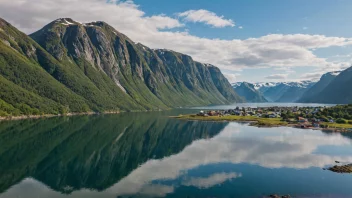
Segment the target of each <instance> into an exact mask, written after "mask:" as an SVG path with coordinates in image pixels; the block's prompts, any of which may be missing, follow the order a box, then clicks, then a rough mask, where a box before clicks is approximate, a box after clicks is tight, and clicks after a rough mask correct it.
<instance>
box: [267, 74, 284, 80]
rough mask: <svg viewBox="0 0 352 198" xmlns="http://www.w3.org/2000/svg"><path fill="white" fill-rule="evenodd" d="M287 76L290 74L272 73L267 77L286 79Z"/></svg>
mask: <svg viewBox="0 0 352 198" xmlns="http://www.w3.org/2000/svg"><path fill="white" fill-rule="evenodd" d="M287 77H288V74H272V75H269V76H267V77H265V78H266V79H272V80H281V79H286V78H287Z"/></svg>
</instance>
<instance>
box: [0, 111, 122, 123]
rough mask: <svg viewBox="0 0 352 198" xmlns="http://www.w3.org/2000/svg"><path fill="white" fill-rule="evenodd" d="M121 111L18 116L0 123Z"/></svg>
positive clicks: (0, 120) (109, 112) (2, 118)
mask: <svg viewBox="0 0 352 198" xmlns="http://www.w3.org/2000/svg"><path fill="white" fill-rule="evenodd" d="M121 112H122V111H105V112H83V113H67V114H57V115H55V114H43V115H20V116H8V117H1V116H0V122H2V121H16V120H27V119H28V120H30V119H42V118H53V117H66V116H67V117H71V116H80V115H100V114H106V115H108V114H119V113H121Z"/></svg>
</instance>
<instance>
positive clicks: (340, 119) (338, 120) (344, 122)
mask: <svg viewBox="0 0 352 198" xmlns="http://www.w3.org/2000/svg"><path fill="white" fill-rule="evenodd" d="M336 123H339V124H346V123H347V121H346V120H344V119H342V118H338V119H337V120H336Z"/></svg>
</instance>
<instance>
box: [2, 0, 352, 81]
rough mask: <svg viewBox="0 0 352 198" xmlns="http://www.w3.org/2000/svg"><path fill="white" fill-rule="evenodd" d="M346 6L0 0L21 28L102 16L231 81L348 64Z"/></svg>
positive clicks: (351, 26)
mask: <svg viewBox="0 0 352 198" xmlns="http://www.w3.org/2000/svg"><path fill="white" fill-rule="evenodd" d="M351 10H352V1H351V0H309V1H307V0H287V1H282V0H265V1H263V0H217V1H214V0H202V1H199V0H177V1H176V0H173V1H171V0H51V1H48V0H16V1H14V0H0V17H2V18H4V19H5V20H7V21H8V22H10V23H12V24H13V25H14V26H16V27H17V28H19V29H20V30H21V31H23V32H25V33H27V34H30V33H32V32H34V31H36V30H38V29H40V28H42V27H43V26H44V25H46V24H48V23H50V22H51V21H53V20H55V19H57V18H66V17H68V18H72V19H73V20H75V21H78V22H83V23H85V22H91V21H105V22H107V23H109V24H110V25H112V26H113V27H114V28H115V29H116V30H117V31H119V32H121V33H124V34H126V35H127V36H128V37H130V38H131V39H132V40H134V41H135V42H140V43H142V44H144V45H146V46H149V47H151V48H153V49H159V48H162V49H169V50H174V51H177V52H181V53H185V54H188V55H190V56H192V57H193V59H194V60H196V61H199V62H202V63H209V64H213V65H215V66H217V67H219V68H220V69H221V71H222V72H223V73H224V75H225V76H226V77H227V78H228V79H229V81H230V82H238V81H248V82H278V81H301V80H315V81H316V80H318V79H319V78H320V76H321V75H322V74H324V73H326V72H330V71H340V70H343V69H345V68H347V67H349V66H351V62H352V20H350V19H351V18H352V12H351Z"/></svg>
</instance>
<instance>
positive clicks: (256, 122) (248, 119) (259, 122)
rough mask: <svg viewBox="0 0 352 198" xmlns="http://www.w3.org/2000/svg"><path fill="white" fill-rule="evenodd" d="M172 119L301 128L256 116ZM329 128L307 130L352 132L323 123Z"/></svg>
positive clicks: (196, 116)
mask: <svg viewBox="0 0 352 198" xmlns="http://www.w3.org/2000/svg"><path fill="white" fill-rule="evenodd" d="M171 118H176V119H180V120H191V121H192V120H193V121H213V122H249V123H250V125H251V126H257V127H281V126H287V127H295V128H300V123H299V122H293V123H292V122H290V123H289V122H286V121H283V120H282V119H281V118H259V117H254V116H236V115H229V116H207V117H206V116H198V115H194V114H188V115H179V116H171ZM322 124H323V125H326V126H328V127H327V128H307V129H315V130H330V131H336V132H352V131H348V129H352V124H338V123H326V122H324V123H322Z"/></svg>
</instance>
